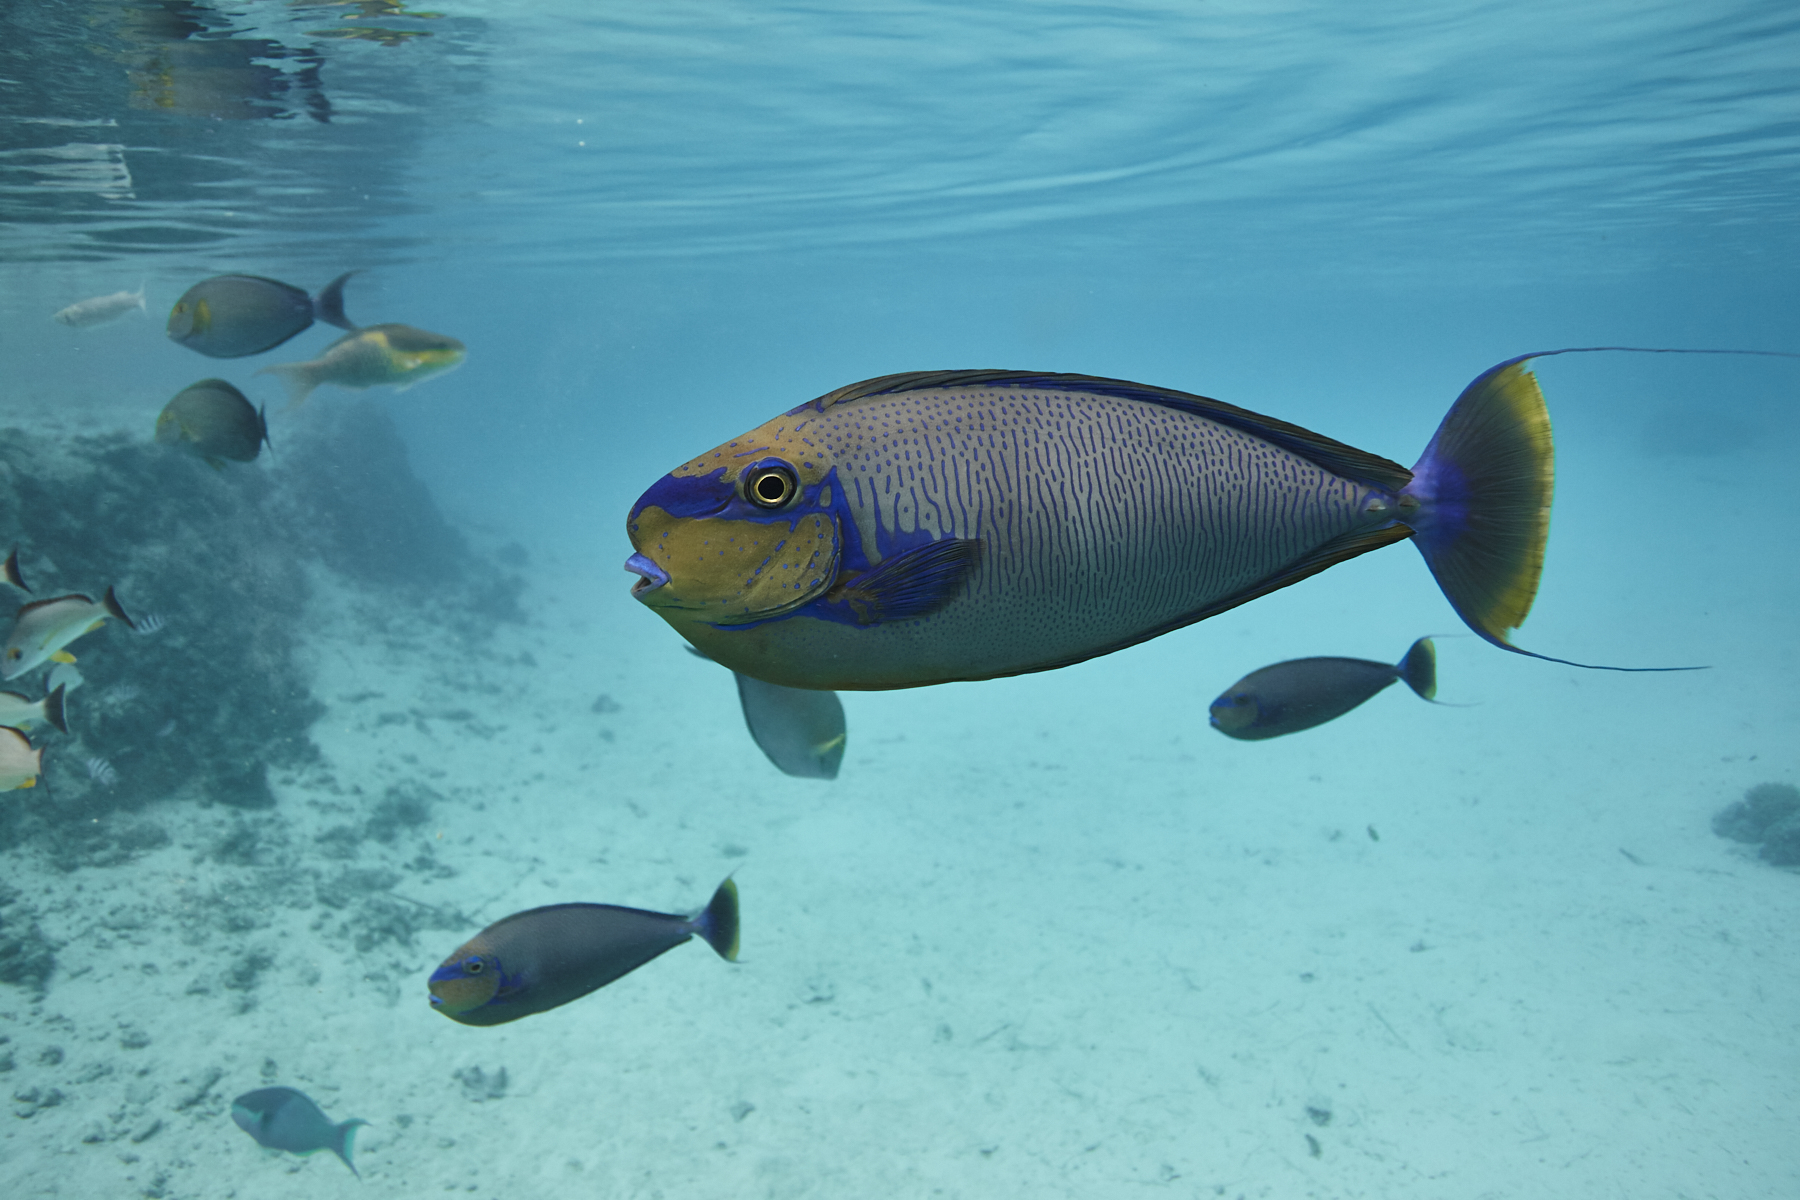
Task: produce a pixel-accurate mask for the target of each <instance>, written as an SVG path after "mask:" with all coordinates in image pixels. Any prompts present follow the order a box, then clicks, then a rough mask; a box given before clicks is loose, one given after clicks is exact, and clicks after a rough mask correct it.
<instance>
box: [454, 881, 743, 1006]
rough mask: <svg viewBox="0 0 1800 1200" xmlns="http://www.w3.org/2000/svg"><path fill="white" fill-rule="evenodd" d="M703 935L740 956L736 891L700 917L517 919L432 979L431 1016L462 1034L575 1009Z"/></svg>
mask: <svg viewBox="0 0 1800 1200" xmlns="http://www.w3.org/2000/svg"><path fill="white" fill-rule="evenodd" d="M696 934H698V935H699V936H701V937H703V938H705V939H706V942H707V944H708V945H710V946H711V947H712V948H713V950H714V951H715V952H717V954H718V955H719V957H720V958H723V959H725V960H726V961H727V962H735V961H736V960H737V955H738V895H737V884H735V883H733V882H732V881H731V880H730V879H727V880H726V881H725V882H724V883H721V884H720V885H719V887H718V890H717V891H715V892H714V893H713V896H712V900H711V901H709V902H708V903H707V906H706V907H705V908H703V909H701V910H700V911H699V912H697V913H692V914H689V915H686V916H683V915H681V914H678V913H659V912H649V911H646V910H644V909H639V908H620V907H618V906H617V905H612V904H553V905H550V906H549V907H547V908H533V909H530V910H528V911H526V912H521V913H514V914H513V915H512V916H510V917H506V918H504V919H502V920H499V921H496V922H494V923H493V924H492V925H489V926H488V927H487V928H486V929H484V930H482V931H481V932H480V933H478V934H476V935H475V936H474V937H472V938H470V939H469V940H468V941H467V942H464V943H463V944H462V945H461V946H459V947H457V949H456V952H455V953H454V954H452V955H451V956H450V957H449V958H446V959H445V960H444V961H443V962H442V963H441V964H439V966H438V969H437V970H435V971H433V972H432V973H431V980H430V982H429V983H428V984H427V987H428V988H429V990H430V993H431V1006H432V1007H433V1008H434V1009H436V1010H437V1011H438V1012H441V1013H443V1014H444V1015H445V1016H446V1017H449V1018H450V1019H451V1020H453V1021H460V1022H462V1023H463V1024H464V1025H501V1024H504V1023H505V1022H507V1021H516V1020H518V1019H519V1018H520V1017H528V1016H531V1015H532V1014H533V1013H541V1012H544V1011H546V1010H547V1009H552V1008H556V1007H559V1006H560V1005H564V1004H567V1003H568V1002H569V1001H571V1000H578V999H580V998H581V997H582V996H585V995H587V994H588V993H589V992H591V991H594V990H595V989H596V988H602V987H605V986H606V985H607V984H609V983H611V982H612V981H613V980H615V979H617V978H619V977H620V976H621V975H625V974H627V973H628V972H631V971H635V970H637V969H638V968H639V967H641V966H643V965H644V964H645V963H647V962H649V961H650V960H651V959H653V958H656V957H657V956H658V955H661V954H664V953H666V952H667V951H670V950H673V949H674V948H675V947H677V946H679V945H681V944H682V943H683V942H685V941H687V940H688V939H689V938H691V937H693V936H695V935H696Z"/></svg>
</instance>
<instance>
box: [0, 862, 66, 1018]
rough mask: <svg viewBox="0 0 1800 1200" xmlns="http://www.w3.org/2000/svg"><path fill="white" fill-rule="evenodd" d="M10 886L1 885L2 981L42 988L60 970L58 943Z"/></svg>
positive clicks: (37, 989) (0, 934) (40, 989)
mask: <svg viewBox="0 0 1800 1200" xmlns="http://www.w3.org/2000/svg"><path fill="white" fill-rule="evenodd" d="M33 916H34V914H33V913H32V911H31V909H30V908H29V907H28V906H27V905H25V904H24V903H23V902H22V901H20V900H19V899H18V893H17V892H15V891H13V890H12V889H10V888H6V889H0V983H10V984H14V985H16V986H19V987H28V988H31V989H32V990H33V991H36V992H40V993H41V992H42V991H43V990H44V987H45V985H46V984H48V983H49V982H50V976H51V974H52V972H54V971H55V970H56V947H55V945H54V944H53V943H52V942H51V941H50V939H49V938H47V937H45V936H44V931H43V930H41V929H39V928H38V924H37V922H36V921H35V920H33Z"/></svg>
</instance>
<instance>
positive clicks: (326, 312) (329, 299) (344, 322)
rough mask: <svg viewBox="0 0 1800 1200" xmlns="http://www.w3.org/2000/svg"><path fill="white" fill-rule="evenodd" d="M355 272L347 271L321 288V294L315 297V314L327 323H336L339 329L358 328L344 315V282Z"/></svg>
mask: <svg viewBox="0 0 1800 1200" xmlns="http://www.w3.org/2000/svg"><path fill="white" fill-rule="evenodd" d="M354 274H356V272H355V271H345V272H344V273H343V274H342V275H339V276H338V277H337V278H336V279H334V280H332V281H331V282H330V283H328V284H326V285H325V286H324V287H322V288H320V289H319V294H318V295H317V296H316V297H314V298H313V316H315V317H317V318H318V319H319V320H321V321H323V322H325V323H326V324H327V325H336V326H337V327H338V328H339V329H350V330H354V329H355V328H356V326H355V325H353V324H351V322H350V318H349V317H346V316H345V315H344V284H345V283H346V282H347V281H348V280H349V278H350V277H351V276H352V275H354Z"/></svg>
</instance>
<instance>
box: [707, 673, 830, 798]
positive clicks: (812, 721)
mask: <svg viewBox="0 0 1800 1200" xmlns="http://www.w3.org/2000/svg"><path fill="white" fill-rule="evenodd" d="M732 675H733V676H734V677H735V678H736V679H737V686H738V700H739V701H740V702H741V703H742V704H743V706H744V724H745V725H748V726H749V727H750V736H751V737H752V738H754V739H755V740H756V744H757V746H758V747H760V748H761V750H762V752H763V753H764V754H766V755H767V756H768V758H769V761H770V762H772V763H774V764H775V765H776V766H777V767H778V768H780V769H781V771H782V772H783V773H784V774H788V775H794V776H798V777H799V778H801V779H836V778H837V773H838V764H840V763H842V762H843V761H844V743H845V740H846V737H847V734H846V731H845V725H844V705H843V702H842V701H841V700H839V699H838V695H837V693H836V692H821V691H814V690H812V689H810V688H790V687H782V686H781V685H780V684H778V683H764V682H763V681H762V680H760V679H755V678H752V677H751V676H749V675H745V674H743V673H742V672H739V671H733V672H732Z"/></svg>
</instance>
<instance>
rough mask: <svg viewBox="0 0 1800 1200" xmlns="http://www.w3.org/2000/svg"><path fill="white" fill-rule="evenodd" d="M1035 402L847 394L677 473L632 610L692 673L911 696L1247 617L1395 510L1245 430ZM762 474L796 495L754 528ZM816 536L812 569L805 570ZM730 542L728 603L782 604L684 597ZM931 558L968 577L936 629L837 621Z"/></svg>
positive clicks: (651, 516) (654, 501)
mask: <svg viewBox="0 0 1800 1200" xmlns="http://www.w3.org/2000/svg"><path fill="white" fill-rule="evenodd" d="M1041 378H1043V377H1026V378H1024V379H1022V380H1020V381H1019V382H1017V383H1012V382H1010V381H1006V380H996V381H994V382H991V383H987V382H984V383H976V384H971V385H964V386H941V387H929V386H926V387H913V388H906V389H904V390H896V391H893V392H877V393H875V394H867V395H860V396H851V397H849V398H836V397H842V396H843V392H854V391H855V390H856V389H855V388H851V389H844V390H843V392H840V393H833V394H832V396H827V397H824V398H822V399H821V400H819V401H815V402H813V403H811V404H807V405H802V406H801V407H800V408H797V409H795V410H793V411H792V412H789V413H786V414H784V415H782V416H780V417H777V418H775V419H774V420H772V421H769V422H767V423H766V424H764V425H763V426H761V427H759V428H757V429H755V430H752V431H751V432H750V433H748V434H745V435H744V436H742V437H740V438H738V439H736V440H734V441H732V442H730V443H727V444H726V445H724V446H721V447H719V448H718V449H716V450H714V451H712V452H710V453H708V454H706V455H703V456H701V457H700V458H698V459H695V460H693V461H691V462H689V463H687V464H684V465H683V466H682V467H680V468H678V469H677V470H676V471H675V472H673V473H671V475H669V476H668V477H666V478H665V479H664V480H663V481H662V482H660V483H659V484H658V485H656V486H655V487H653V488H652V489H651V490H650V491H649V492H647V493H646V494H645V496H644V497H643V499H641V500H640V501H639V503H638V506H637V507H636V509H634V511H633V513H632V517H631V522H630V530H631V533H632V537H633V544H634V545H635V546H636V547H637V549H638V550H639V552H640V557H642V558H645V559H647V560H648V561H649V562H650V563H651V564H652V565H653V566H654V567H657V568H660V569H661V571H662V572H663V573H664V575H665V577H666V579H667V585H666V586H658V587H645V585H644V584H643V583H640V585H639V588H638V589H637V593H638V594H639V597H640V599H643V600H644V601H645V602H646V603H648V604H650V605H651V606H652V607H655V608H657V609H658V611H659V612H660V613H661V614H662V615H663V616H664V617H665V618H666V619H668V620H670V622H671V623H672V624H674V625H675V626H676V628H677V629H678V630H680V632H681V633H682V634H683V636H685V637H687V638H688V639H689V640H690V641H692V642H694V644H695V645H696V646H697V647H699V649H700V650H701V651H702V652H703V653H705V654H706V655H708V656H709V657H712V658H714V659H716V660H717V661H719V662H721V663H723V664H725V665H727V666H730V667H731V668H732V669H733V670H737V671H741V672H744V673H746V674H750V675H753V676H755V677H757V678H761V679H765V680H768V681H769V682H772V683H778V684H783V685H786V686H790V687H812V688H832V689H856V688H863V689H867V688H892V687H908V686H917V685H921V684H928V683H938V682H945V681H949V680H956V679H983V678H990V677H994V676H998V675H1007V674H1017V673H1021V672H1024V671H1033V670H1044V669H1048V668H1050V667H1056V666H1062V665H1066V664H1067V663H1070V662H1075V661H1079V660H1080V659H1083V658H1088V657H1092V656H1094V655H1096V654H1103V653H1106V652H1108V651H1110V650H1115V649H1119V648H1122V647H1123V646H1127V645H1130V644H1132V643H1134V642H1138V641H1142V640H1144V639H1146V638H1148V637H1153V636H1156V635H1157V634H1158V633H1162V632H1166V631H1167V630H1169V629H1173V628H1176V627H1178V626H1180V625H1183V624H1186V623H1188V622H1190V621H1192V620H1197V619H1199V618H1200V617H1203V616H1206V615H1210V614H1211V613H1212V612H1215V611H1221V610H1222V607H1229V606H1230V603H1237V602H1241V600H1242V599H1249V598H1251V597H1252V596H1254V595H1257V594H1261V593H1260V592H1259V591H1258V590H1257V589H1258V587H1259V586H1260V585H1262V584H1264V583H1265V582H1266V581H1269V580H1271V579H1273V578H1276V577H1279V576H1281V575H1282V574H1283V573H1284V572H1286V571H1288V570H1289V569H1290V568H1292V567H1293V565H1294V564H1296V563H1299V562H1302V561H1304V560H1306V559H1307V557H1308V556H1309V555H1312V554H1315V553H1316V552H1318V551H1319V549H1320V547H1322V546H1326V545H1327V544H1328V543H1331V542H1332V541H1333V540H1334V539H1342V538H1345V537H1349V536H1354V535H1356V534H1357V533H1358V532H1360V531H1366V530H1372V529H1376V528H1379V527H1383V526H1391V525H1392V524H1393V520H1394V512H1393V508H1394V505H1395V504H1397V503H1398V495H1397V493H1398V488H1397V487H1391V488H1384V487H1382V486H1379V485H1378V484H1375V483H1371V482H1367V481H1358V480H1356V479H1352V478H1348V477H1346V476H1344V475H1341V474H1338V473H1336V472H1334V471H1332V470H1329V469H1327V468H1326V467H1325V466H1322V465H1320V463H1319V462H1317V461H1314V457H1308V456H1307V455H1306V454H1303V453H1299V452H1296V451H1295V450H1294V449H1289V448H1285V447H1284V446H1282V445H1279V444H1277V443H1276V441H1275V440H1272V439H1271V438H1268V437H1263V436H1259V435H1258V434H1257V433H1254V432H1251V431H1249V430H1247V429H1245V428H1243V427H1241V425H1242V422H1239V423H1237V424H1233V423H1228V421H1229V420H1233V419H1235V418H1234V414H1240V413H1241V410H1236V409H1230V408H1229V407H1228V406H1223V405H1217V402H1213V401H1204V399H1203V398H1199V397H1193V398H1188V399H1192V400H1194V401H1197V402H1199V403H1200V404H1202V405H1205V404H1211V405H1215V406H1216V407H1217V408H1218V409H1219V410H1220V412H1221V414H1222V415H1223V416H1224V417H1225V418H1226V419H1214V418H1213V417H1210V416H1208V415H1205V412H1204V411H1203V410H1202V411H1194V410H1191V409H1189V408H1184V407H1180V406H1177V405H1176V404H1174V403H1163V402H1158V400H1157V399H1156V398H1154V397H1153V398H1151V399H1145V398H1140V397H1139V396H1136V395H1131V394H1125V395H1119V394H1107V393H1106V392H1105V391H1103V390H1099V389H1097V388H1082V387H1080V386H1079V385H1076V384H1065V383H1062V382H1061V380H1062V378H1066V377H1052V378H1053V380H1054V385H1053V386H1033V383H1034V382H1035V381H1036V380H1037V379H1041ZM872 382H878V381H872ZM1093 382H1094V383H1096V384H1106V383H1116V382H1117V381H1093ZM858 386H859V387H866V386H868V385H858ZM1133 386H1135V385H1122V384H1121V385H1119V389H1123V388H1126V387H1133ZM1119 389H1115V390H1119ZM1144 390H1145V391H1150V389H1144ZM1169 395H1172V396H1176V397H1179V396H1180V395H1181V394H1180V393H1170V394H1169ZM1242 416H1244V417H1246V418H1250V419H1252V420H1266V419H1260V418H1254V414H1242ZM1270 425H1271V427H1273V428H1275V429H1278V430H1292V429H1293V427H1291V426H1283V425H1281V424H1280V423H1279V422H1270ZM1296 433H1298V434H1300V435H1303V436H1305V437H1308V438H1313V439H1315V440H1316V441H1318V442H1319V443H1321V444H1325V445H1330V446H1334V447H1336V446H1337V444H1336V443H1328V442H1326V440H1325V439H1318V438H1317V437H1316V435H1308V434H1305V432H1304V431H1296ZM1289 440H1292V439H1289ZM1337 448H1338V449H1339V450H1341V451H1343V452H1345V453H1346V454H1347V455H1350V456H1360V458H1367V459H1368V460H1370V461H1371V462H1374V463H1378V464H1381V465H1382V466H1383V467H1384V468H1386V469H1388V470H1390V471H1391V472H1394V473H1396V476H1397V478H1396V481H1397V482H1403V481H1404V479H1405V478H1406V472H1405V471H1404V469H1403V468H1400V467H1398V466H1397V465H1395V464H1390V463H1387V462H1386V460H1381V459H1375V458H1374V456H1361V455H1360V452H1357V451H1353V450H1350V449H1349V448H1348V447H1337ZM1315 457H1316V456H1315ZM770 470H788V471H790V472H791V474H792V476H793V483H794V489H793V495H792V498H791V499H790V500H789V501H788V502H787V503H785V504H783V505H782V506H780V507H778V508H776V509H775V510H773V511H759V510H758V508H757V507H756V506H755V505H754V504H752V503H749V502H747V500H746V494H745V482H744V481H745V479H746V478H749V477H751V476H754V475H755V473H756V472H758V471H762V472H765V473H766V472H768V471H770ZM827 518H829V520H830V522H831V523H832V524H833V526H834V528H833V530H832V532H833V533H834V535H835V545H834V546H833V547H831V552H830V553H824V552H821V551H820V550H819V548H818V544H819V542H820V535H819V533H818V526H819V525H820V524H821V522H822V521H824V520H825V519H827ZM809 522H810V523H811V524H810V526H809ZM746 525H760V526H762V527H763V528H762V529H761V530H760V531H759V532H761V534H762V540H763V541H764V542H766V543H768V545H767V546H766V547H764V548H765V549H766V550H767V553H766V554H762V555H760V556H759V557H757V561H756V563H754V564H751V565H752V566H753V567H754V568H755V569H757V570H760V571H761V572H763V573H762V574H760V575H755V576H754V577H752V576H750V575H744V576H742V577H735V576H734V579H733V580H732V581H731V586H732V587H733V588H735V589H736V591H735V593H734V594H735V595H737V596H741V597H746V598H749V597H751V596H752V595H753V593H755V592H756V591H758V590H766V589H762V588H760V586H759V585H760V581H761V580H763V579H766V578H769V577H771V576H779V577H781V578H783V579H784V594H783V598H782V604H781V605H779V606H775V605H766V606H764V607H761V608H758V607H757V606H756V605H755V604H754V603H749V602H748V601H746V602H745V603H744V604H743V606H742V609H741V611H723V610H721V609H719V608H716V607H711V606H709V604H708V598H707V597H705V596H702V595H700V594H699V593H703V592H708V591H710V592H711V593H712V594H713V595H714V596H715V597H716V595H717V594H718V593H719V591H720V588H721V586H722V582H721V581H719V580H713V579H709V578H708V576H707V571H708V570H709V569H710V564H713V563H715V562H719V561H723V559H724V557H725V556H724V555H723V554H722V553H721V552H720V550H719V547H720V546H722V545H723V544H724V543H725V542H726V541H727V540H729V539H736V540H737V541H738V542H741V541H742V539H743V537H744V535H743V533H742V529H743V527H744V526H746ZM1401 536H1405V533H1404V531H1401V532H1400V533H1398V534H1397V535H1396V538H1397V537H1401ZM781 538H789V539H791V540H794V541H804V542H806V543H807V545H808V547H809V551H808V553H807V555H806V558H805V560H804V561H801V560H800V559H799V558H798V557H795V558H793V559H791V560H786V559H784V558H783V555H784V554H786V553H787V551H786V543H785V542H782V543H781V544H780V545H777V544H776V543H777V542H778V541H780V539H781ZM1389 540H1394V539H1389ZM946 543H968V544H975V545H979V547H980V551H979V556H978V559H977V560H976V561H974V562H973V564H972V565H971V566H970V567H969V568H968V570H967V571H966V573H965V574H964V575H963V576H962V577H961V578H960V579H959V580H958V581H957V586H956V587H955V589H954V592H953V594H951V595H948V596H946V597H944V598H943V599H942V602H941V603H939V604H937V605H936V606H935V607H933V609H932V611H930V612H928V613H924V614H923V615H917V616H910V617H909V618H907V619H898V620H868V619H866V613H865V612H864V611H863V610H862V609H859V608H857V607H856V605H855V604H854V603H846V602H845V598H846V597H847V598H848V599H849V600H851V601H853V600H854V599H855V595H854V593H855V590H856V587H857V585H856V582H855V581H856V580H858V579H859V578H868V577H869V575H870V573H871V572H877V573H879V569H880V568H881V567H882V565H883V564H884V563H904V561H905V558H906V556H907V555H908V554H909V553H911V552H915V551H917V550H919V549H920V548H921V547H927V546H931V545H942V544H946ZM1377 544H1381V543H1377ZM1366 548H1373V545H1370V546H1368V547H1366ZM633 561H634V563H635V562H637V561H638V559H636V558H634V560H633ZM790 561H791V563H792V565H794V566H796V567H798V568H799V569H798V570H797V571H795V572H792V573H791V583H790V582H785V581H787V580H788V576H787V575H782V574H781V570H780V568H781V567H782V566H783V565H786V564H787V563H788V562H790ZM1333 561H1335V560H1333ZM743 566H744V564H742V563H740V567H739V570H740V571H741V570H742V569H743ZM634 569H637V568H634ZM649 579H650V575H649V574H646V581H648V580H649ZM1265 590H1266V589H1265ZM788 592H791V593H792V594H787V593H788ZM1234 598H1241V599H1234ZM1228 601H1229V602H1230V603H1226V602H1228Z"/></svg>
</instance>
